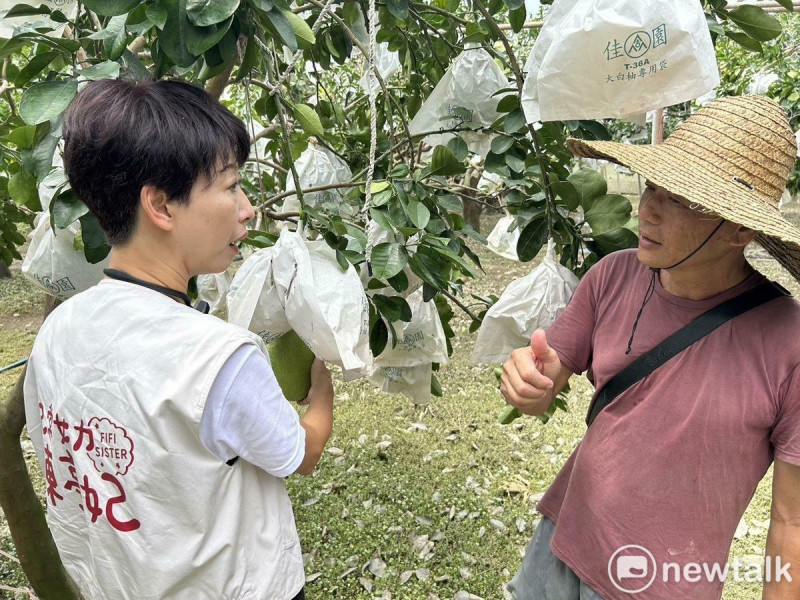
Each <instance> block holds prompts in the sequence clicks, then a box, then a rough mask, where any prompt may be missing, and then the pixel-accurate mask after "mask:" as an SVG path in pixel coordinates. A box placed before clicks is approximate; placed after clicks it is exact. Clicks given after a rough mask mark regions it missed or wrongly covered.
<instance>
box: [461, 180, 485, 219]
mask: <svg viewBox="0 0 800 600" xmlns="http://www.w3.org/2000/svg"><path fill="white" fill-rule="evenodd" d="M480 178H481V172H480V171H477V170H475V169H470V170H469V171H468V172H467V175H466V177H465V178H464V185H465V186H466V187H468V188H475V187H477V186H478V181H480ZM465 196H466V197H463V196H462V198H463V200H464V220H465V221H466V222H467V224H468V225H470V226H471V227H472V228H473V229H474V230H475V231H477V232H478V233H480V232H481V212H483V205H482V204H479V203H478V202H475V201H474V200H471V199H470V197H474V196H475V192H473V191H472V190H466V191H465Z"/></svg>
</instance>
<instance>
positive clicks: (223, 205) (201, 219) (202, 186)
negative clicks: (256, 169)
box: [173, 162, 254, 275]
mask: <svg viewBox="0 0 800 600" xmlns="http://www.w3.org/2000/svg"><path fill="white" fill-rule="evenodd" d="M240 181H241V176H240V175H239V171H238V167H237V165H236V163H235V162H230V163H227V164H224V165H222V166H221V168H220V169H219V170H218V171H217V174H216V176H215V177H214V179H213V180H211V181H209V180H208V179H206V178H205V177H201V178H199V179H198V180H197V181H196V182H195V184H194V186H192V191H191V193H190V195H189V203H188V204H183V205H180V204H173V210H174V211H175V213H176V222H177V223H178V224H179V225H178V226H177V227H176V231H175V233H176V234H177V238H176V240H177V241H178V243H179V244H180V245H181V247H182V249H183V250H184V252H183V254H184V256H185V257H186V258H185V261H186V263H187V264H186V266H187V270H188V271H189V273H190V274H191V275H199V274H202V273H220V272H222V271H224V270H225V269H227V268H228V267H229V266H230V264H231V262H232V261H233V258H234V257H235V256H236V254H238V252H239V250H238V248H237V247H236V246H235V245H234V244H235V243H236V242H238V241H239V240H241V239H242V238H243V237H245V236H246V235H247V228H246V227H245V223H246V222H247V221H248V220H250V219H252V218H253V215H254V210H253V206H252V205H251V204H250V201H249V200H248V199H247V196H245V194H244V192H243V191H242V188H241V187H239V182H240Z"/></svg>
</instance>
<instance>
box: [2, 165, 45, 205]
mask: <svg viewBox="0 0 800 600" xmlns="http://www.w3.org/2000/svg"><path fill="white" fill-rule="evenodd" d="M8 195H9V196H11V198H12V199H13V200H14V201H15V202H16V203H17V204H20V205H22V206H27V207H28V208H30V209H31V210H33V211H40V210H42V205H41V204H40V203H39V190H38V189H36V177H34V176H33V175H31V174H30V173H29V172H28V171H27V170H25V169H20V170H19V171H17V172H16V173H14V174H13V175H12V176H11V179H9V180H8Z"/></svg>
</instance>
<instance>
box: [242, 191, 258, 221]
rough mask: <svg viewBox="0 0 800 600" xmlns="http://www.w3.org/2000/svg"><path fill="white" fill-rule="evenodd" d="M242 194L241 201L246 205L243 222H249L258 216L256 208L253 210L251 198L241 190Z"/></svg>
mask: <svg viewBox="0 0 800 600" xmlns="http://www.w3.org/2000/svg"><path fill="white" fill-rule="evenodd" d="M239 191H240V192H241V194H242V197H241V201H242V202H243V203H244V207H243V208H244V213H245V215H244V219H242V221H243V222H244V221H249V220H250V219H252V218H253V217H255V215H256V211H255V208H253V205H252V203H251V202H250V198H248V197H247V194H245V193H244V191H243V190H241V189H240V190H239Z"/></svg>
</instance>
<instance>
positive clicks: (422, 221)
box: [408, 200, 431, 229]
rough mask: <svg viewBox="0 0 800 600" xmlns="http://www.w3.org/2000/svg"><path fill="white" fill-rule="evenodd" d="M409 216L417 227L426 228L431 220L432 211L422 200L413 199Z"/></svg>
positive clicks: (409, 206)
mask: <svg viewBox="0 0 800 600" xmlns="http://www.w3.org/2000/svg"><path fill="white" fill-rule="evenodd" d="M408 216H409V218H410V219H411V222H412V223H414V226H415V227H416V228H417V229H425V227H426V226H427V225H428V222H429V221H430V220H431V211H429V210H428V207H427V206H425V205H424V204H423V203H422V202H417V201H416V200H412V201H411V202H409V204H408Z"/></svg>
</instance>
